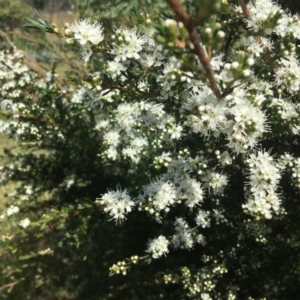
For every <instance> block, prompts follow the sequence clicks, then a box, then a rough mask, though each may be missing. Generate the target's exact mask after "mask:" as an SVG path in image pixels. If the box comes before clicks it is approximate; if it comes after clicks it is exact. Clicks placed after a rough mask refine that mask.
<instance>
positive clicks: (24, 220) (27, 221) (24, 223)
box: [19, 218, 30, 228]
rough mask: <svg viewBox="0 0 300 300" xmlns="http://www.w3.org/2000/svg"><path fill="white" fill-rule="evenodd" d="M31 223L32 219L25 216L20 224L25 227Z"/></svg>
mask: <svg viewBox="0 0 300 300" xmlns="http://www.w3.org/2000/svg"><path fill="white" fill-rule="evenodd" d="M29 224H30V220H29V219H28V218H25V219H23V220H21V221H20V223H19V225H20V226H21V227H23V228H27V227H28V226H29Z"/></svg>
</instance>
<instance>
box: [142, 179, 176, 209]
mask: <svg viewBox="0 0 300 300" xmlns="http://www.w3.org/2000/svg"><path fill="white" fill-rule="evenodd" d="M144 193H145V197H147V198H148V199H151V201H152V202H153V205H154V207H155V208H156V209H157V210H158V211H160V210H163V209H165V208H166V207H168V206H169V205H172V204H174V202H175V197H176V193H175V188H174V186H173V184H172V183H170V182H168V181H165V180H163V179H160V180H156V181H152V182H151V183H150V184H149V185H148V186H147V187H146V188H145V189H144Z"/></svg>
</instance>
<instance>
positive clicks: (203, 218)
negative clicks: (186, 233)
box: [195, 210, 210, 228]
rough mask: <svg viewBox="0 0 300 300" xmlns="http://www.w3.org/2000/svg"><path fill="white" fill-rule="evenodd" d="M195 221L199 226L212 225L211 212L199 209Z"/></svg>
mask: <svg viewBox="0 0 300 300" xmlns="http://www.w3.org/2000/svg"><path fill="white" fill-rule="evenodd" d="M195 221H196V224H197V225H198V226H201V227H203V228H205V227H210V218H209V212H207V211H204V210H199V211H198V214H197V216H196V219H195Z"/></svg>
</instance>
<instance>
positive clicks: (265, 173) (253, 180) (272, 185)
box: [243, 151, 281, 219]
mask: <svg viewBox="0 0 300 300" xmlns="http://www.w3.org/2000/svg"><path fill="white" fill-rule="evenodd" d="M247 163H248V165H249V168H250V176H249V179H250V181H249V185H250V191H249V198H248V202H247V203H246V204H244V205H243V208H244V210H245V211H247V212H248V213H250V214H253V215H254V216H262V217H264V218H267V219H270V218H272V212H274V213H279V212H280V204H281V200H280V199H279V197H278V194H277V191H276V190H277V188H278V183H279V180H280V178H281V175H280V169H279V168H278V167H276V163H274V162H273V158H272V156H270V155H269V154H268V153H267V152H260V151H259V152H258V153H257V155H255V154H251V155H250V158H249V159H248V160H247Z"/></svg>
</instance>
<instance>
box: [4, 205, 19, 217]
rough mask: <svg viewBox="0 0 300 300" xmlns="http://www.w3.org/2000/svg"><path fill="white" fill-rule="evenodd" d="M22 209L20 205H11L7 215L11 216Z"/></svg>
mask: <svg viewBox="0 0 300 300" xmlns="http://www.w3.org/2000/svg"><path fill="white" fill-rule="evenodd" d="M19 211H20V208H19V207H18V206H15V205H11V206H10V207H9V208H8V209H7V211H6V215H7V216H8V217H9V216H11V215H13V214H17V213H18V212H19Z"/></svg>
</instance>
